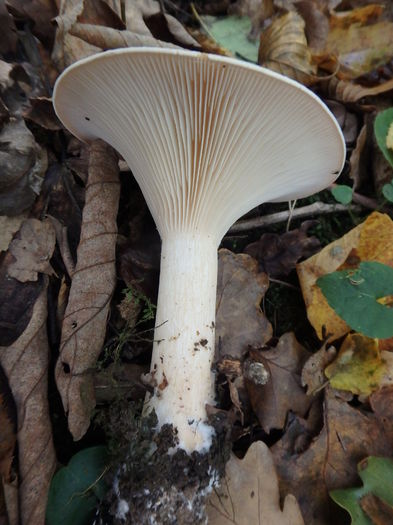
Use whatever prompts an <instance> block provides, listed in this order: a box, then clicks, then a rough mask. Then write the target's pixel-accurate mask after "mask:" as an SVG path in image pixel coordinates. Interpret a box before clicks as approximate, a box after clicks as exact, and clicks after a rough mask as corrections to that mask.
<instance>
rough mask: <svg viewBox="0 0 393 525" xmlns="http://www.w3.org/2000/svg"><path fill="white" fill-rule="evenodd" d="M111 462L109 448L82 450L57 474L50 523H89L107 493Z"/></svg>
mask: <svg viewBox="0 0 393 525" xmlns="http://www.w3.org/2000/svg"><path fill="white" fill-rule="evenodd" d="M107 464H108V454H107V451H106V448H105V447H102V446H98V447H91V448H86V449H84V450H81V451H80V452H78V453H77V454H75V456H73V457H72V458H71V461H70V462H69V464H68V466H67V467H63V468H61V469H60V470H59V471H58V472H57V473H56V474H55V475H54V477H53V479H52V483H51V486H50V489H49V496H48V505H47V508H46V519H47V522H48V525H89V524H90V523H91V522H92V520H93V518H94V515H95V510H96V508H97V505H98V502H99V500H100V499H102V498H103V497H104V495H105V490H106V484H105V482H104V480H103V474H104V473H105V471H106V468H107Z"/></svg>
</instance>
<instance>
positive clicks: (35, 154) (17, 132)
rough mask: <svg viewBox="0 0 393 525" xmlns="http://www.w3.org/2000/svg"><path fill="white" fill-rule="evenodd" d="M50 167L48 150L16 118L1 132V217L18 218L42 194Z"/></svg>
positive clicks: (22, 122)
mask: <svg viewBox="0 0 393 525" xmlns="http://www.w3.org/2000/svg"><path fill="white" fill-rule="evenodd" d="M47 167H48V159H47V153H46V150H45V149H43V148H41V147H40V146H39V145H38V144H37V143H36V141H35V139H34V136H33V134H32V133H31V131H30V130H29V129H28V128H27V127H26V125H25V123H24V121H23V120H21V119H13V120H11V121H10V122H9V123H8V124H6V125H5V126H4V127H3V129H2V130H1V132H0V172H1V182H0V214H4V215H18V214H20V213H22V212H23V211H25V210H26V209H27V208H29V207H30V206H31V205H32V204H33V202H34V200H35V198H36V196H37V195H38V194H39V192H40V188H41V185H42V181H43V178H44V174H45V172H46V169H47Z"/></svg>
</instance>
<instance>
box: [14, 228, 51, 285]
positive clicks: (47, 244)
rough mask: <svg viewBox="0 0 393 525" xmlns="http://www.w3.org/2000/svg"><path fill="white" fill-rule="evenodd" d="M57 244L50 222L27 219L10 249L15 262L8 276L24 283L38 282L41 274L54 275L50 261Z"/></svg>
mask: <svg viewBox="0 0 393 525" xmlns="http://www.w3.org/2000/svg"><path fill="white" fill-rule="evenodd" d="M55 242H56V235H55V231H54V229H53V227H52V224H51V223H50V221H44V222H41V221H39V220H38V219H26V220H25V221H24V222H23V224H22V226H21V228H20V230H19V232H18V234H17V236H16V237H15V238H14V240H13V241H12V242H11V244H10V247H9V252H10V254H11V255H12V256H13V257H14V259H15V260H14V261H13V262H12V263H11V264H10V265H9V266H8V275H9V276H10V277H13V278H14V279H17V280H18V281H20V282H22V283H25V282H27V281H36V280H37V279H38V274H39V273H44V274H46V275H52V274H53V269H52V267H51V265H50V262H49V261H50V258H51V257H52V253H53V250H54V248H55Z"/></svg>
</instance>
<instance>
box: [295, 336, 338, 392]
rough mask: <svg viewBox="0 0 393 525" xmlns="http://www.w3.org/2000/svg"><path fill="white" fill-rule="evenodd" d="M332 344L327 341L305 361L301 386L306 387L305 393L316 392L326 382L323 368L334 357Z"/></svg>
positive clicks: (335, 352) (334, 352) (334, 351)
mask: <svg viewBox="0 0 393 525" xmlns="http://www.w3.org/2000/svg"><path fill="white" fill-rule="evenodd" d="M336 354H337V351H336V349H335V348H334V346H329V345H328V343H327V342H325V343H324V344H323V346H322V347H321V348H320V349H319V350H318V351H317V352H315V353H314V354H312V355H311V356H310V357H309V358H308V359H307V361H306V362H305V364H304V366H303V370H302V376H301V377H302V386H306V387H307V395H309V396H311V395H314V394H315V393H317V392H318V391H319V390H320V388H321V387H323V386H324V385H325V384H326V377H325V374H324V371H325V368H326V367H327V365H328V364H329V363H331V362H332V361H333V359H334V358H335V357H336Z"/></svg>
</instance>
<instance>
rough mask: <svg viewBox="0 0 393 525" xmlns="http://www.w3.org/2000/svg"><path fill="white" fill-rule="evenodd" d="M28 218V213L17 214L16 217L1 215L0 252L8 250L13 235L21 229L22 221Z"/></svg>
mask: <svg viewBox="0 0 393 525" xmlns="http://www.w3.org/2000/svg"><path fill="white" fill-rule="evenodd" d="M26 218H27V213H23V214H21V215H16V216H15V217H7V215H0V252H1V251H4V252H5V251H7V250H8V246H9V245H10V242H11V240H12V237H13V236H14V235H15V233H16V232H17V231H18V230H19V228H20V227H21V224H22V222H23V221H24V220H25V219H26Z"/></svg>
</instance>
